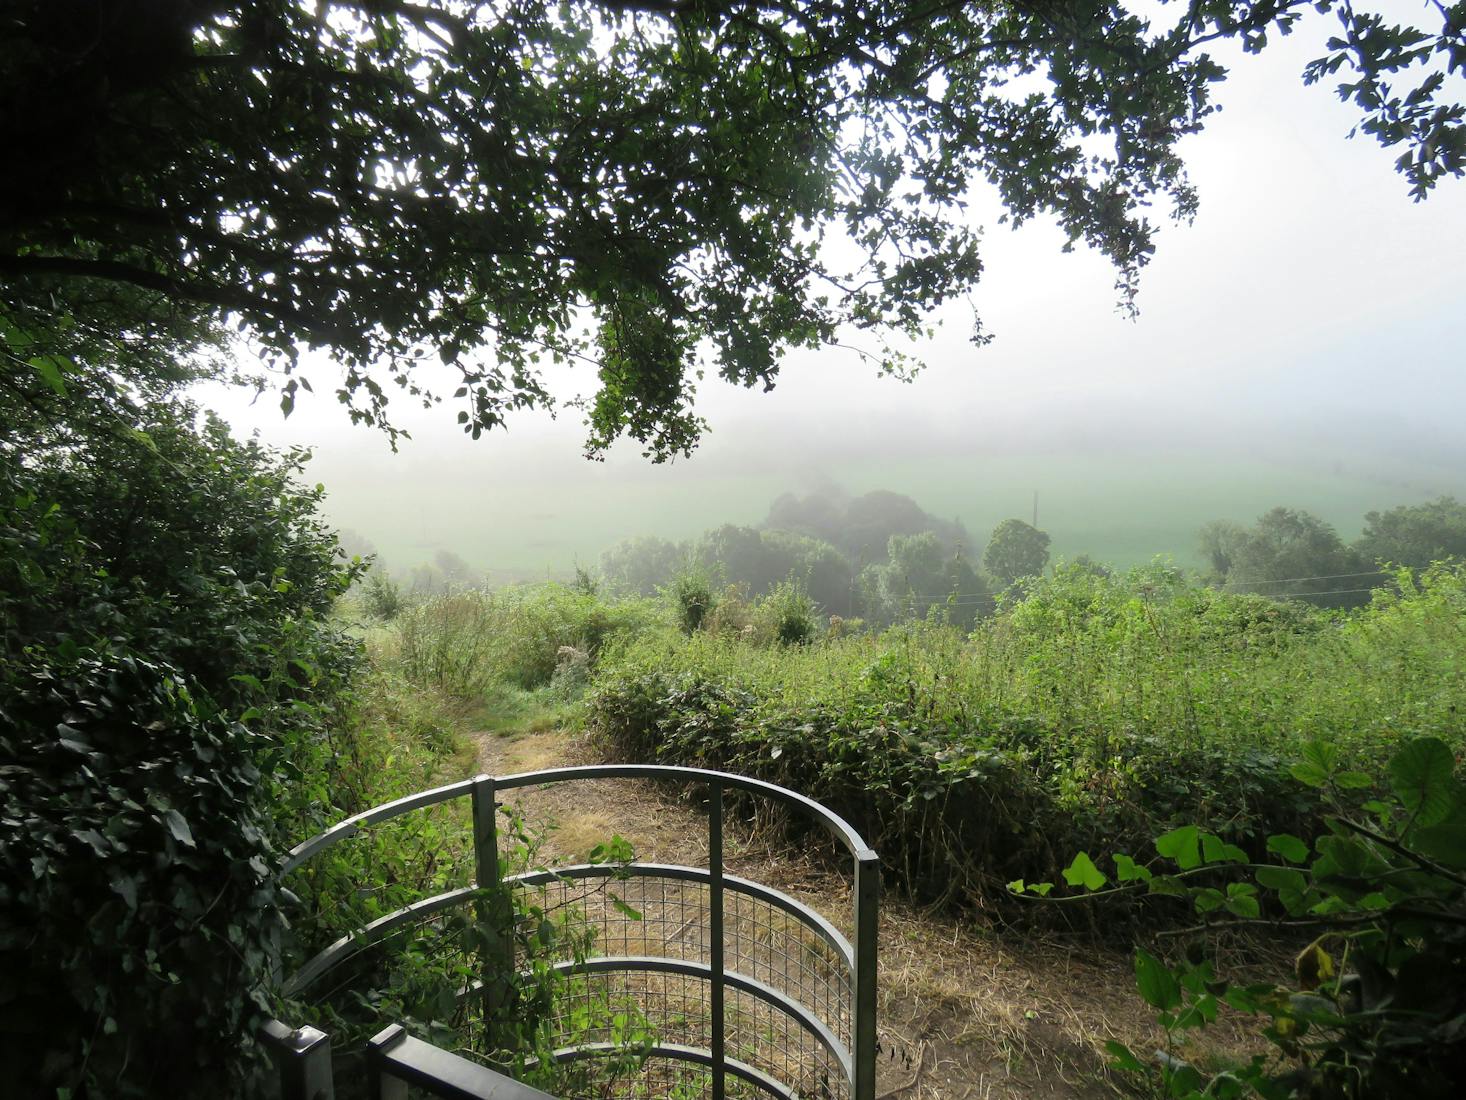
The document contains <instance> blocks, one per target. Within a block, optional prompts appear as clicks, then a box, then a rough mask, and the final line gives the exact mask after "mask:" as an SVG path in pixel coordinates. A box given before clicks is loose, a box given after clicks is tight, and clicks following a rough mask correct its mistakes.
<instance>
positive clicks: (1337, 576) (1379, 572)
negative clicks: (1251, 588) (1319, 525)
mask: <svg viewBox="0 0 1466 1100" xmlns="http://www.w3.org/2000/svg"><path fill="white" fill-rule="evenodd" d="M1390 572H1391V571H1390V570H1388V569H1371V570H1370V571H1369V572H1368V573H1325V574H1323V575H1322V576H1318V577H1279V578H1277V579H1276V580H1270V581H1234V580H1231V579H1228V580H1226V581H1224V582H1223V583H1224V584H1225V585H1227V586H1231V585H1234V584H1297V583H1299V582H1301V581H1339V580H1347V579H1349V578H1351V577H1382V576H1385V575H1386V574H1388V573H1390Z"/></svg>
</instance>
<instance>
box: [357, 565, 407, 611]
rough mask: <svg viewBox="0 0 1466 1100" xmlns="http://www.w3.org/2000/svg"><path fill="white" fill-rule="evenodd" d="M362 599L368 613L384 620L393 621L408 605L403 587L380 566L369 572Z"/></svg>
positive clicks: (363, 587)
mask: <svg viewBox="0 0 1466 1100" xmlns="http://www.w3.org/2000/svg"><path fill="white" fill-rule="evenodd" d="M361 601H362V606H363V607H364V608H365V610H366V613H367V614H368V615H370V616H372V617H373V618H375V619H381V620H382V621H383V622H391V621H392V620H393V619H395V618H397V616H398V615H400V614H401V613H402V609H403V608H404V607H405V606H406V600H404V599H403V596H402V589H401V588H400V587H399V586H398V584H397V582H396V581H394V580H393V579H392V578H391V577H390V576H388V575H387V573H386V572H385V571H384V570H382V569H381V568H380V567H378V568H375V569H373V570H372V571H371V572H370V573H368V574H367V578H366V583H365V584H364V585H363V586H362V592H361Z"/></svg>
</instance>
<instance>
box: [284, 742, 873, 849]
mask: <svg viewBox="0 0 1466 1100" xmlns="http://www.w3.org/2000/svg"><path fill="white" fill-rule="evenodd" d="M713 777H717V778H718V779H721V780H722V781H723V785H724V786H725V787H732V788H734V789H736V790H741V791H751V792H752V793H754V794H761V795H765V796H767V797H769V798H772V799H774V800H775V801H777V802H785V803H787V804H789V805H791V806H794V807H797V808H798V809H800V810H803V811H804V812H805V813H807V814H809V815H810V816H811V817H813V818H814V819H815V820H816V821H818V822H819V823H820V824H821V825H823V826H824V827H825V828H826V829H828V830H829V831H830V833H831V834H832V835H833V836H835V837H836V838H837V839H838V840H839V841H840V842H841V843H842V844H844V845H845V847H846V849H847V850H848V851H849V852H850V854H851V855H853V856H855V857H857V858H859V857H860V856H861V854H862V853H865V852H870V848H868V847H867V846H866V843H865V841H864V840H863V839H861V836H860V834H859V833H857V832H856V831H855V830H854V829H853V828H851V826H850V825H849V823H848V822H846V821H845V819H844V818H842V817H840V816H839V815H837V814H835V813H833V812H831V811H830V810H827V809H826V808H825V807H824V806H821V805H820V804H819V803H818V802H816V801H815V800H814V799H812V798H807V797H806V796H804V795H802V794H799V793H798V792H797V791H791V790H788V789H786V788H784V787H780V786H778V785H776V784H774V783H765V782H764V781H763V780H762V779H749V778H748V777H747V776H742V775H734V774H733V773H732V772H715V771H706V770H704V769H702V768H683V767H675V766H673V765H670V764H587V765H585V766H583V767H575V768H547V769H545V770H543V771H537V772H517V773H515V774H514V775H504V776H499V777H497V778H496V779H495V780H494V782H495V786H496V789H497V790H500V791H508V790H513V789H515V788H516V787H533V786H549V785H550V784H551V783H566V782H569V781H571V780H576V779H677V780H681V781H682V782H684V783H705V782H707V781H708V780H710V779H712V778H713ZM475 782H476V780H473V779H463V780H459V781H458V782H457V783H449V784H446V785H445V786H442V787H434V788H433V789H432V790H430V791H419V792H418V793H417V794H412V795H408V796H407V797H406V798H399V799H397V800H396V801H395V802H387V803H384V804H382V805H381V806H375V807H373V808H372V809H370V810H365V811H363V812H362V813H359V814H356V815H354V816H352V817H348V818H346V819H345V820H344V821H339V822H337V823H336V824H335V825H332V826H331V827H330V828H329V829H327V830H326V831H325V832H323V833H319V834H317V835H316V836H313V837H311V838H310V839H309V840H306V841H302V842H301V843H300V844H297V845H296V846H295V847H294V848H292V849H290V854H289V856H288V857H287V858H286V860H285V863H284V865H283V866H282V867H281V871H280V873H281V874H282V875H288V874H289V873H290V872H291V871H293V870H295V869H296V868H297V867H299V866H300V865H301V864H302V863H304V862H306V860H308V859H310V858H311V857H312V856H314V855H316V854H318V853H320V852H322V851H324V850H325V849H327V848H329V847H330V846H331V845H333V844H335V843H337V842H339V841H342V840H345V839H346V838H347V837H351V836H355V835H356V834H357V833H358V832H360V831H361V829H362V827H363V826H365V825H375V824H377V823H378V822H382V821H387V820H390V819H391V818H394V817H397V816H399V815H400V814H405V813H407V812H409V811H411V810H420V809H422V808H424V807H426V806H435V805H437V804H438V803H440V802H448V801H450V800H452V799H454V798H461V797H463V796H464V795H467V794H469V793H470V792H471V791H472V790H473V784H474V783H475Z"/></svg>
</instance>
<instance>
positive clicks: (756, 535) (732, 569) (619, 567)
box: [600, 490, 1466, 626]
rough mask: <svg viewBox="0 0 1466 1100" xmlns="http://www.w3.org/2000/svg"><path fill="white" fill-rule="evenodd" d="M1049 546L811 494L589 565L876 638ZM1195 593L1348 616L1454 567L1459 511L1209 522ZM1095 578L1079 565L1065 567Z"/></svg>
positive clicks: (962, 606) (1003, 528) (1441, 507)
mask: <svg viewBox="0 0 1466 1100" xmlns="http://www.w3.org/2000/svg"><path fill="white" fill-rule="evenodd" d="M1049 543H1050V540H1049V536H1048V534H1047V533H1046V532H1044V531H1041V530H1039V529H1038V528H1036V527H1034V526H1032V525H1030V524H1028V523H1025V522H1023V521H1022V520H1019V519H1006V520H1004V521H1003V522H1001V523H1000V524H998V525H997V527H996V528H994V530H993V532H992V533H991V535H990V536H989V537H988V539H987V540H986V542H985V543H984V544H982V545H983V547H984V548H983V550H982V552H981V553H980V554H977V553H975V552H974V550H973V549H972V546H973V540H972V537H971V535H970V534H969V533H968V531H967V529H966V528H965V527H964V526H963V525H962V523H961V521H959V520H944V519H941V518H939V517H937V516H934V515H931V514H930V513H928V512H926V511H925V510H923V509H922V508H921V507H920V505H918V504H917V503H916V501H914V500H912V499H911V498H910V497H908V496H905V495H903V494H900V493H894V492H888V491H877V492H871V493H866V494H863V495H861V496H856V497H850V496H847V495H845V494H843V493H841V492H839V491H838V490H824V491H821V492H817V493H812V494H810V495H809V496H805V497H799V496H796V495H794V494H789V493H786V494H784V495H783V496H780V497H779V498H778V499H776V500H775V501H774V503H773V505H772V506H771V507H770V509H769V513H768V515H767V517H766V518H765V520H764V522H763V523H762V524H760V525H758V526H757V527H749V526H738V525H735V524H724V525H722V526H720V527H715V528H712V529H710V530H708V531H706V532H704V533H703V534H702V535H701V536H700V537H698V538H695V539H691V540H685V541H681V542H673V541H671V540H668V539H663V538H658V537H655V536H641V537H638V538H633V539H627V540H626V541H624V542H621V543H619V544H617V545H616V546H614V547H612V548H611V549H609V550H607V551H606V552H605V553H604V554H603V555H602V557H601V565H600V573H601V577H602V578H603V580H604V581H605V583H607V584H608V585H609V586H610V587H612V588H613V589H616V590H619V591H621V592H625V593H628V594H636V595H641V596H652V595H655V594H657V593H658V592H662V591H667V590H669V589H670V588H671V586H673V585H674V583H675V582H677V580H678V578H683V577H686V576H694V577H695V578H697V581H696V583H698V584H699V585H704V586H707V587H708V588H709V590H710V591H713V590H716V589H717V588H718V587H720V586H722V587H736V588H738V589H740V590H742V591H743V593H744V594H745V595H747V596H751V597H757V596H761V595H765V594H767V593H770V592H773V591H774V590H775V589H776V588H778V587H779V586H781V585H785V584H790V583H792V584H794V585H796V586H797V587H798V588H799V589H800V590H801V591H803V592H804V593H806V594H807V595H808V596H809V598H810V599H811V600H813V601H814V603H815V604H816V605H817V606H818V607H819V608H820V610H821V611H822V612H823V613H824V614H826V615H837V616H840V617H842V618H860V619H864V620H866V621H868V622H869V623H870V624H871V625H878V626H879V625H887V624H890V623H892V622H897V621H900V620H903V619H909V618H925V617H927V616H930V615H933V614H936V615H939V616H941V617H943V618H944V619H946V620H947V621H949V622H951V623H953V624H955V625H958V626H970V625H971V624H972V623H974V622H975V621H976V620H977V619H979V618H981V617H983V616H985V615H988V614H991V613H992V611H993V609H994V607H995V606H996V604H997V599H998V597H999V595H1001V594H1003V593H1005V592H1006V593H1010V594H1011V595H1013V596H1017V595H1021V591H1022V585H1021V584H1020V583H1019V582H1021V581H1022V580H1024V579H1025V578H1027V577H1032V576H1037V575H1040V574H1042V573H1043V572H1044V570H1045V569H1046V568H1047V567H1048V565H1049V558H1050V552H1049ZM1200 550H1201V555H1202V560H1203V563H1204V566H1203V570H1202V573H1201V578H1200V579H1201V581H1202V582H1203V583H1205V584H1209V585H1212V586H1214V587H1217V588H1221V589H1224V590H1226V591H1230V592H1239V593H1254V594H1257V595H1262V596H1268V597H1273V598H1278V599H1302V600H1306V601H1308V602H1309V603H1312V604H1314V605H1315V606H1319V607H1355V606H1359V605H1361V604H1364V603H1367V602H1368V600H1369V596H1370V593H1371V592H1372V591H1373V590H1374V589H1375V588H1378V587H1380V586H1382V585H1385V584H1387V583H1389V578H1390V574H1389V570H1388V569H1387V568H1386V567H1387V566H1391V565H1397V566H1410V567H1411V568H1413V569H1417V570H1420V569H1424V568H1425V567H1426V566H1428V565H1430V564H1431V563H1432V562H1435V561H1443V560H1447V559H1452V558H1466V505H1463V504H1461V503H1459V502H1457V501H1456V500H1455V499H1454V498H1452V497H1449V496H1445V497H1441V498H1440V499H1438V500H1434V501H1430V502H1427V503H1424V504H1416V505H1401V506H1399V507H1396V508H1391V509H1389V510H1387V511H1382V512H1380V511H1375V512H1369V513H1368V514H1367V515H1366V516H1365V527H1364V532H1363V534H1361V535H1360V537H1359V538H1358V539H1356V540H1355V541H1354V542H1353V543H1346V542H1345V541H1344V540H1343V539H1342V538H1341V537H1340V536H1339V534H1338V532H1337V531H1336V530H1335V529H1334V527H1333V526H1332V525H1330V524H1329V523H1327V522H1326V521H1325V520H1323V519H1321V518H1319V517H1318V516H1315V515H1313V514H1311V513H1309V512H1306V511H1303V510H1301V509H1294V508H1284V507H1278V508H1273V509H1271V510H1270V511H1268V512H1266V513H1264V514H1263V515H1262V516H1261V517H1259V518H1258V520H1257V522H1256V523H1255V524H1253V525H1252V526H1250V527H1248V526H1244V525H1243V524H1240V523H1237V522H1234V521H1231V520H1215V521H1212V522H1210V523H1207V524H1206V525H1204V526H1203V527H1202V528H1201V531H1200ZM1070 564H1071V565H1074V566H1078V567H1082V568H1084V569H1088V570H1094V571H1101V572H1103V571H1105V567H1104V566H1103V565H1101V564H1099V563H1097V562H1094V561H1092V560H1091V559H1090V558H1089V557H1088V555H1080V556H1079V557H1077V558H1073V559H1071V560H1070Z"/></svg>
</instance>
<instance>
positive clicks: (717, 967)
mask: <svg viewBox="0 0 1466 1100" xmlns="http://www.w3.org/2000/svg"><path fill="white" fill-rule="evenodd" d="M708 876H709V878H708V910H709V913H708V924H709V933H708V938H709V943H708V950H709V955H708V961H709V963H710V964H711V967H710V968H711V973H712V982H713V985H712V990H711V994H712V996H711V1001H712V1004H711V1011H712V1020H713V1035H712V1051H713V1100H723V1097H724V1095H725V1091H726V1089H727V1078H726V1077H725V1076H724V1070H723V1058H724V1055H723V1037H724V1032H725V1029H726V1027H727V1023H728V1021H727V1016H726V1014H725V1011H724V1007H723V784H722V782H721V781H720V780H717V779H714V780H712V782H710V783H709V784H708Z"/></svg>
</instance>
